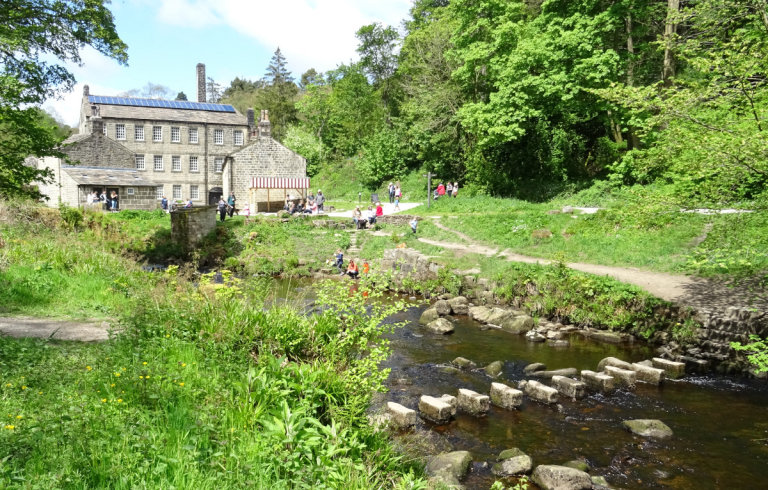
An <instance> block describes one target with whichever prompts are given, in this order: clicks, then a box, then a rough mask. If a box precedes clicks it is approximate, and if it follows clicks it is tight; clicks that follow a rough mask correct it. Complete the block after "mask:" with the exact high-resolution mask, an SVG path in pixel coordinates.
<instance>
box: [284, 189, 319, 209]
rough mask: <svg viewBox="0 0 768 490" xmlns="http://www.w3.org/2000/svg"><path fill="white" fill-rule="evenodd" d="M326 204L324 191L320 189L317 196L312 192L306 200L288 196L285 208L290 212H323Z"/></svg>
mask: <svg viewBox="0 0 768 490" xmlns="http://www.w3.org/2000/svg"><path fill="white" fill-rule="evenodd" d="M324 206H325V195H323V191H321V190H320V189H318V190H317V196H315V195H314V194H312V192H310V193H309V195H308V196H307V200H306V201H305V200H304V199H293V197H292V196H288V198H287V199H286V200H285V206H284V207H283V209H284V210H285V211H288V212H289V213H290V214H322V213H323V211H324V209H323V207H324Z"/></svg>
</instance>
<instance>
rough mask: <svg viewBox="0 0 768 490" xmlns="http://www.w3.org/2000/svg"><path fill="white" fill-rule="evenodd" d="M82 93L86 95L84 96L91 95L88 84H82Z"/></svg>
mask: <svg viewBox="0 0 768 490" xmlns="http://www.w3.org/2000/svg"><path fill="white" fill-rule="evenodd" d="M83 95H86V96H88V95H91V87H89V86H88V85H83Z"/></svg>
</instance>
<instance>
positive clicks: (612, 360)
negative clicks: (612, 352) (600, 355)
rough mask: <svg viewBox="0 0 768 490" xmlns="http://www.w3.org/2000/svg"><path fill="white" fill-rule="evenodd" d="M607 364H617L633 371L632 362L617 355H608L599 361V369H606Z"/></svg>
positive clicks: (616, 365) (618, 366) (621, 367)
mask: <svg viewBox="0 0 768 490" xmlns="http://www.w3.org/2000/svg"><path fill="white" fill-rule="evenodd" d="M605 366H615V367H617V368H620V369H626V370H627V371H632V364H630V363H628V362H625V361H622V360H621V359H617V358H615V357H606V358H604V359H602V360H601V361H600V362H598V363H597V370H598V371H604V370H605Z"/></svg>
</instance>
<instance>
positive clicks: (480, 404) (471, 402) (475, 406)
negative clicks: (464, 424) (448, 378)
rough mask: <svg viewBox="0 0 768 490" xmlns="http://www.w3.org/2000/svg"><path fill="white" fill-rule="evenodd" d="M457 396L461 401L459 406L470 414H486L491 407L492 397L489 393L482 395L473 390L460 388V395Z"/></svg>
mask: <svg viewBox="0 0 768 490" xmlns="http://www.w3.org/2000/svg"><path fill="white" fill-rule="evenodd" d="M456 398H457V399H458V402H459V408H460V409H461V410H462V411H463V412H466V413H468V414H470V415H475V416H481V415H485V414H486V413H487V412H488V409H489V408H491V399H490V398H489V397H488V395H481V394H480V393H477V392H475V391H472V390H467V389H465V388H459V396H458V397H456Z"/></svg>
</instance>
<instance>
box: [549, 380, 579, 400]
mask: <svg viewBox="0 0 768 490" xmlns="http://www.w3.org/2000/svg"><path fill="white" fill-rule="evenodd" d="M552 386H553V387H554V388H555V389H557V391H558V392H560V393H561V394H562V395H564V396H567V397H568V398H571V399H573V400H579V399H581V398H584V397H585V396H586V394H587V385H586V384H585V383H584V382H583V381H576V380H575V379H573V378H569V377H567V376H552Z"/></svg>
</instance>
